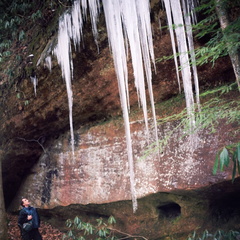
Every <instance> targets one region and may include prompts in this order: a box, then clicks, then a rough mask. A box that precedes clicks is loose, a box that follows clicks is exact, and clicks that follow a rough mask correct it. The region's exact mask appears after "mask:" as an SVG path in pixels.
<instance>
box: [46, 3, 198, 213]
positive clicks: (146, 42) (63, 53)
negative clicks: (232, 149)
mask: <svg viewBox="0 0 240 240" xmlns="http://www.w3.org/2000/svg"><path fill="white" fill-rule="evenodd" d="M193 1H194V0H189V1H187V2H188V3H190V5H192V4H193V3H194V2H193ZM164 3H165V7H166V12H167V17H168V22H169V24H170V25H172V23H173V24H176V25H182V26H184V24H185V23H187V24H190V22H189V21H190V19H189V17H185V22H184V18H183V15H182V6H181V3H180V0H164ZM182 4H185V2H184V0H182ZM102 6H103V10H104V15H105V22H106V26H107V33H108V39H109V46H110V49H111V52H112V55H113V60H114V66H115V71H116V75H117V80H118V85H119V92H120V100H121V106H122V111H123V117H124V123H125V133H126V142H127V155H128V161H129V175H130V183H131V195H132V202H133V210H134V211H136V209H137V196H136V189H135V176H134V156H133V151H132V141H131V131H130V124H129V111H130V106H129V92H128V69H127V57H128V51H130V54H131V60H132V66H133V72H134V79H135V86H136V90H137V93H138V96H139V104H140V105H141V106H142V109H143V114H144V120H145V126H146V133H147V135H148V133H149V127H148V112H147V100H146V93H145V89H146V86H145V77H146V82H147V88H148V91H149V96H150V102H151V107H152V114H153V121H154V126H155V137H156V142H158V133H157V123H156V116H155V107H154V99H153V92H152V83H151V81H152V69H151V67H152V66H153V67H155V64H154V52H153V43H152V33H151V23H150V6H149V0H141V1H138V0H102ZM88 8H89V12H90V17H91V22H92V31H93V35H94V38H95V41H96V43H97V37H98V30H97V21H98V15H99V13H100V0H76V1H75V2H74V3H73V6H72V8H71V9H70V10H68V11H66V12H65V13H64V14H63V16H61V18H60V20H59V31H58V41H57V45H56V47H55V49H54V54H55V55H56V57H57V60H58V63H59V65H60V66H61V70H62V77H63V79H64V80H65V83H66V88H67V94H68V105H69V122H70V132H71V144H72V152H73V153H74V132H73V118H72V105H73V94H72V88H71V81H72V76H73V62H72V49H71V43H72V42H73V44H74V47H75V49H76V50H77V48H78V46H79V45H80V43H81V40H82V34H83V33H82V28H83V24H84V20H85V19H86V17H87V9H88ZM183 9H184V13H186V12H187V11H188V5H184V6H183ZM185 15H186V14H185ZM170 34H171V38H172V45H173V52H174V56H175V64H176V67H177V54H176V52H177V51H176V46H175V42H174V41H175V40H174V32H173V30H172V29H171V28H170ZM175 35H176V38H177V43H178V45H177V46H178V52H179V53H181V54H180V55H179V60H180V65H181V67H182V70H181V73H182V79H183V85H184V92H185V97H186V105H187V109H188V112H189V115H190V116H193V115H192V110H193V105H194V96H193V89H192V83H191V69H190V66H189V55H188V54H187V53H188V51H189V50H192V47H193V44H192V43H193V42H192V39H191V29H190V30H189V33H188V35H187V37H188V41H187V38H186V32H185V28H184V27H177V28H175ZM191 58H194V55H191ZM46 63H47V65H49V66H48V67H49V69H51V59H47V60H46ZM193 71H194V77H195V90H196V91H198V84H197V78H196V76H197V73H196V72H195V70H194V69H193ZM178 80H179V76H178ZM179 82H180V81H179ZM179 84H180V83H179ZM179 86H180V85H179Z"/></svg>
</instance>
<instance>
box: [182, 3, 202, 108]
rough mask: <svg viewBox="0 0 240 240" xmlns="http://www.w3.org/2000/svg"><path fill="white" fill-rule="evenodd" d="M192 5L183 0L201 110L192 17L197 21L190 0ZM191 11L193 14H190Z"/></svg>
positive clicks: (197, 96) (198, 104)
mask: <svg viewBox="0 0 240 240" xmlns="http://www.w3.org/2000/svg"><path fill="white" fill-rule="evenodd" d="M190 3H191V6H189V5H188V4H186V2H185V0H182V8H183V16H184V21H185V25H186V33H187V39H188V48H189V52H190V56H191V62H192V63H193V64H192V70H193V78H194V87H195V92H196V102H197V106H198V110H200V98H199V84H198V74H197V67H196V64H195V62H196V58H195V52H194V43H193V34H192V21H191V17H190V16H192V18H193V21H196V17H195V15H194V13H193V10H192V8H193V6H192V4H193V2H190ZM190 13H191V15H190Z"/></svg>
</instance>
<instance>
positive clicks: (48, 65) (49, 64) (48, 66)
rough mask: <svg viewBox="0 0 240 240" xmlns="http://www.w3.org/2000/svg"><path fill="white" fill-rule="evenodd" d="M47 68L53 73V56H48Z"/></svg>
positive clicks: (46, 60) (46, 59)
mask: <svg viewBox="0 0 240 240" xmlns="http://www.w3.org/2000/svg"><path fill="white" fill-rule="evenodd" d="M45 66H46V67H47V68H48V70H49V71H50V72H51V71H52V58H51V56H47V57H46V58H45Z"/></svg>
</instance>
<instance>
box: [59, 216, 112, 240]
mask: <svg viewBox="0 0 240 240" xmlns="http://www.w3.org/2000/svg"><path fill="white" fill-rule="evenodd" d="M96 221H97V225H96V226H94V225H92V224H91V223H86V222H83V221H82V220H81V219H80V218H79V217H75V218H74V220H73V221H72V220H70V219H68V220H67V221H66V226H67V227H68V228H69V229H70V230H69V231H68V232H67V234H64V236H63V239H76V240H85V237H84V236H86V235H88V236H89V235H91V236H92V237H91V239H93V238H95V239H96V240H101V239H108V240H114V239H116V237H115V236H114V232H113V231H111V226H112V225H113V224H114V223H116V220H115V218H114V217H112V216H110V217H109V218H108V221H107V223H105V222H104V221H103V219H102V218H99V219H96ZM94 236H95V237H94Z"/></svg>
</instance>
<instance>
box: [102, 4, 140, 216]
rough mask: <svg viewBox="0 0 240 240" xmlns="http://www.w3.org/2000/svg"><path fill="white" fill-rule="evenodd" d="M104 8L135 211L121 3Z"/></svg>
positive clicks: (104, 5)
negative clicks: (117, 87) (122, 119)
mask: <svg viewBox="0 0 240 240" xmlns="http://www.w3.org/2000/svg"><path fill="white" fill-rule="evenodd" d="M103 8H104V13H105V19H106V25H107V31H108V38H109V44H110V47H111V50H112V54H113V59H114V66H115V71H116V74H117V79H118V86H119V93H120V100H121V105H122V111H123V118H124V125H125V134H126V143H127V154H128V162H129V169H130V184H131V194H132V202H133V211H134V212H135V211H136V209H137V197H136V190H135V176H134V165H133V153H132V141H131V135H130V124H129V115H128V101H127V96H128V88H127V85H128V84H127V83H128V76H127V64H126V52H125V46H124V37H123V30H122V22H121V15H120V3H119V1H118V0H106V1H103Z"/></svg>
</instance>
